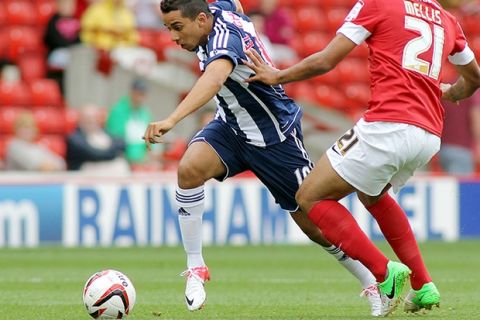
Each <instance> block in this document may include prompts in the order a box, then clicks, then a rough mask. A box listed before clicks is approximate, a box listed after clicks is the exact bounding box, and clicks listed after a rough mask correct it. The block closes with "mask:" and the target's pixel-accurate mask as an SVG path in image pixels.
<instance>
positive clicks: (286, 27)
mask: <svg viewBox="0 0 480 320" xmlns="http://www.w3.org/2000/svg"><path fill="white" fill-rule="evenodd" d="M260 12H261V13H262V14H263V16H264V22H263V24H264V26H260V28H261V29H263V31H262V33H264V34H265V35H266V36H267V38H268V39H269V40H270V42H271V44H272V51H270V52H275V58H273V57H272V59H274V60H276V61H291V60H295V59H296V58H297V54H296V52H295V50H293V49H292V48H291V47H290V41H291V40H292V39H293V37H294V33H295V32H294V30H293V25H292V21H291V19H290V17H289V15H288V13H287V12H286V11H285V10H284V9H282V8H281V7H279V6H278V1H277V0H261V2H260ZM262 40H263V39H262Z"/></svg>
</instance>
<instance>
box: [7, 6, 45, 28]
mask: <svg viewBox="0 0 480 320" xmlns="http://www.w3.org/2000/svg"><path fill="white" fill-rule="evenodd" d="M4 4H5V13H6V22H7V24H8V25H10V26H12V25H17V26H35V25H36V24H37V10H36V8H35V6H34V5H33V4H32V2H30V1H27V0H6V1H4Z"/></svg>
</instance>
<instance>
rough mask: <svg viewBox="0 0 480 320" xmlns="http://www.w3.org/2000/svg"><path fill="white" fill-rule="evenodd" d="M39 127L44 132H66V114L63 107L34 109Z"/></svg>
mask: <svg viewBox="0 0 480 320" xmlns="http://www.w3.org/2000/svg"><path fill="white" fill-rule="evenodd" d="M33 115H34V117H35V121H36V122H37V127H38V130H39V131H40V133H42V134H64V133H65V114H64V112H63V110H62V109H57V108H50V107H46V108H37V109H34V110H33Z"/></svg>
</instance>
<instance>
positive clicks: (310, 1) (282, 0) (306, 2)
mask: <svg viewBox="0 0 480 320" xmlns="http://www.w3.org/2000/svg"><path fill="white" fill-rule="evenodd" d="M278 6H281V7H291V8H293V9H296V10H297V9H300V8H303V7H306V6H317V7H318V6H319V2H318V0H295V1H292V0H279V2H278Z"/></svg>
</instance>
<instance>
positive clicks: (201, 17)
mask: <svg viewBox="0 0 480 320" xmlns="http://www.w3.org/2000/svg"><path fill="white" fill-rule="evenodd" d="M207 19H208V17H207V15H206V14H205V12H200V13H199V14H198V16H197V21H198V23H199V24H200V26H202V27H203V26H204V25H205V23H206V22H207Z"/></svg>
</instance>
